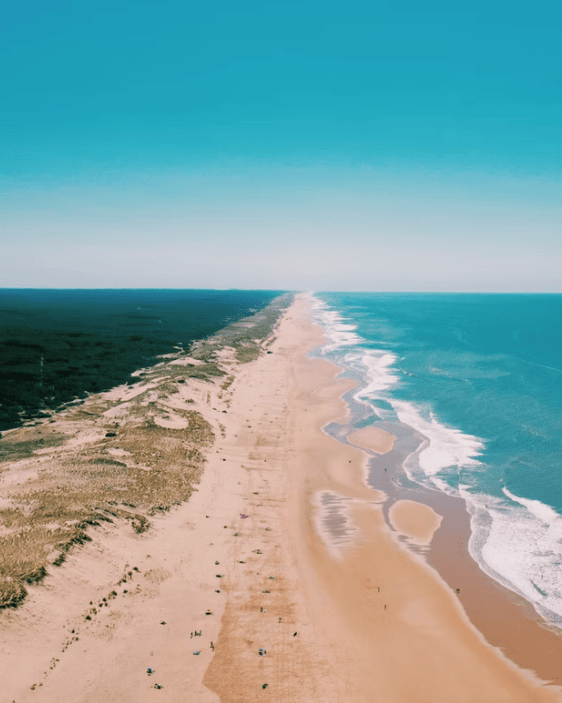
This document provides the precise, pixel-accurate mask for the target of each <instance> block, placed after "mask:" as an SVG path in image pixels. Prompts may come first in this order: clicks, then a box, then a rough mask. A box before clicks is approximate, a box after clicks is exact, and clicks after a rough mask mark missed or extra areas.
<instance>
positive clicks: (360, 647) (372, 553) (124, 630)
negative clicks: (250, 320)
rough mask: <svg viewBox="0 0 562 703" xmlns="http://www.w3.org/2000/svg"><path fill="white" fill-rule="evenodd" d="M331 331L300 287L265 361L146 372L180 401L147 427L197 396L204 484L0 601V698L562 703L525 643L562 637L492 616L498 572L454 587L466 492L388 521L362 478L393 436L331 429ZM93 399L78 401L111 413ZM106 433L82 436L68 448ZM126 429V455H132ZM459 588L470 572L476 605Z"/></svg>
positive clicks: (174, 424)
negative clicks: (198, 370) (345, 439)
mask: <svg viewBox="0 0 562 703" xmlns="http://www.w3.org/2000/svg"><path fill="white" fill-rule="evenodd" d="M323 343H324V338H323V334H322V329H321V328H319V327H318V326H317V325H315V323H314V319H313V315H312V304H311V299H310V298H309V297H308V296H306V295H297V296H296V298H295V302H294V303H293V305H292V306H291V307H290V308H289V309H288V310H287V311H286V312H285V313H284V314H283V315H282V317H281V319H280V321H279V322H278V324H277V326H276V328H275V331H274V334H273V335H272V336H271V337H269V338H268V339H267V340H264V341H263V343H262V344H261V347H260V351H261V353H260V355H259V356H258V358H255V359H253V360H251V361H248V362H247V363H240V361H237V359H236V356H235V355H234V354H233V352H232V349H229V348H228V347H227V348H225V349H224V350H222V351H221V352H220V353H219V354H218V363H220V364H221V365H222V367H223V368H224V369H226V370H227V373H228V376H227V379H228V382H225V381H224V377H221V378H218V379H213V378H211V379H209V378H197V377H195V375H193V376H192V377H190V378H185V379H183V378H182V379H181V383H180V380H179V379H180V376H179V374H181V370H182V368H184V367H183V366H182V363H183V364H189V363H192V364H193V366H194V367H197V363H196V362H195V361H189V360H186V359H183V358H181V357H179V356H178V358H174V359H172V360H169V361H167V362H166V363H163V365H162V367H161V368H160V369H159V370H157V371H156V372H155V376H154V379H157V376H158V374H160V376H162V374H164V375H165V377H166V378H165V382H164V381H162V380H161V379H160V381H158V382H159V383H160V386H159V388H161V390H162V396H161V397H160V399H159V402H160V403H163V404H164V405H165V404H166V403H167V404H168V409H169V412H168V413H167V414H164V413H162V412H159V413H158V412H156V410H154V408H152V410H151V406H150V403H151V402H152V403H154V402H156V399H154V398H153V399H152V400H150V398H149V399H148V400H147V401H146V404H145V405H141V404H140V403H139V406H138V408H137V410H136V411H135V412H137V411H138V412H139V413H142V412H144V411H146V412H149V411H152V412H154V415H153V416H152V424H153V425H154V424H156V425H157V426H158V427H160V428H161V429H162V430H166V431H169V432H172V433H173V432H176V431H179V430H180V429H182V428H183V430H186V431H187V430H189V427H188V426H187V425H185V423H184V425H182V424H181V423H182V418H183V419H185V415H182V413H186V412H187V410H186V409H185V408H186V407H188V406H187V405H186V404H187V403H189V408H192V409H193V411H194V412H195V411H196V412H197V413H199V415H200V417H201V418H202V419H203V420H204V422H205V423H206V424H205V427H208V428H209V433H208V436H207V435H205V437H206V438H205V439H204V441H203V440H202V444H201V447H200V449H199V450H198V451H201V452H202V454H203V455H204V460H203V459H202V461H201V462H200V464H197V466H198V467H199V468H197V471H196V472H195V473H196V474H197V476H196V482H195V483H194V484H193V486H194V487H193V490H192V492H191V493H190V495H188V496H187V497H186V499H185V500H184V501H180V502H181V504H179V505H175V506H174V507H172V509H171V510H166V511H162V512H161V513H158V512H157V511H156V512H155V513H154V514H152V515H151V516H150V523H151V525H150V529H147V530H145V531H135V530H132V529H131V524H130V523H131V520H133V522H134V518H131V519H121V520H118V519H117V518H116V519H115V520H114V521H113V522H112V523H108V522H103V521H101V522H100V521H98V524H97V525H91V526H90V527H88V534H89V535H90V536H91V541H85V542H84V543H83V544H78V545H76V546H74V547H73V548H72V549H71V550H69V551H68V555H67V557H66V559H65V560H64V562H63V563H61V564H60V565H58V566H57V567H56V568H49V572H48V575H47V576H46V577H45V579H44V580H43V582H42V583H38V584H37V585H30V586H29V588H28V589H27V590H28V596H27V598H26V599H25V601H24V602H23V603H22V604H21V605H20V607H18V608H17V609H5V610H3V611H0V632H1V635H0V637H1V642H2V644H1V649H0V669H1V671H2V681H3V691H4V693H3V700H6V701H15V702H16V703H25V702H27V701H31V700H34V701H40V702H45V703H51V702H55V701H57V702H60V701H72V702H76V703H78V702H80V703H94V702H97V701H107V700H121V701H135V702H137V701H140V702H141V703H142V702H144V701H152V700H161V701H167V702H172V701H173V702H176V701H178V702H179V701H187V700H192V701H201V702H203V703H205V702H206V701H209V702H211V701H221V702H223V703H234V702H240V703H242V701H244V702H248V703H250V702H252V701H265V700H271V701H279V702H280V703H281V702H283V701H287V702H291V701H295V702H296V701H318V702H321V701H327V702H330V701H334V702H335V701H365V702H367V701H396V702H398V703H401V702H407V703H409V702H410V701H411V702H413V701H428V702H431V703H440V702H443V703H445V702H447V703H450V701H458V702H462V701H467V702H468V701H471V702H472V701H480V702H482V703H486V702H488V701H489V702H490V703H501V702H502V701H506V703H507V702H510V703H517V702H518V701H521V702H523V701H525V702H530V701H537V702H539V701H560V700H562V696H561V695H560V690H559V689H558V688H557V687H556V686H552V685H550V686H548V685H545V680H546V679H549V680H550V679H551V678H556V676H558V677H559V676H560V672H556V671H554V670H553V669H552V667H551V668H550V669H549V670H548V672H544V671H541V670H539V666H538V665H536V666H535V665H534V664H532V665H531V663H530V662H529V659H528V657H526V656H525V654H524V652H525V651H527V650H529V651H534V652H535V653H536V652H537V651H538V652H541V651H542V648H543V647H544V646H545V645H543V644H542V640H541V637H543V635H542V634H541V633H545V634H544V637H548V638H550V639H549V640H548V642H549V644H548V647H549V649H552V650H553V651H554V654H553V657H552V660H553V662H555V661H557V660H558V661H559V659H557V656H558V655H557V653H558V651H560V650H559V649H557V648H560V638H559V637H558V636H557V635H555V634H553V633H552V632H549V631H548V630H543V629H542V628H540V627H539V625H538V624H537V622H536V619H532V618H530V619H529V618H527V620H528V622H530V623H531V627H530V629H529V628H528V629H525V628H524V627H523V625H521V627H519V625H520V624H521V623H523V622H524V621H525V616H524V614H522V611H523V608H522V606H521V605H520V604H517V603H516V604H512V605H513V609H512V610H509V611H507V610H505V611H502V612H505V613H506V616H505V617H504V618H501V619H499V620H498V619H496V620H495V621H493V618H492V615H491V614H490V613H489V610H488V611H487V610H486V608H488V609H489V591H488V590H486V588H485V584H487V583H493V582H491V579H489V578H488V577H486V576H485V575H483V574H482V575H478V576H474V575H473V577H469V576H466V579H465V581H463V583H462V586H461V594H460V596H461V597H460V598H459V595H458V594H457V593H456V592H455V590H454V587H452V585H451V583H448V582H449V581H450V578H448V577H447V575H446V574H445V572H446V571H447V568H446V567H447V562H448V561H449V558H450V559H452V558H453V554H451V553H449V554H448V553H447V549H451V541H449V542H447V539H446V538H445V537H443V534H444V532H445V528H447V531H448V532H447V534H448V535H449V537H450V536H451V535H453V544H454V545H457V546H458V544H459V540H460V543H462V544H464V552H463V551H462V550H460V551H459V550H458V549H457V553H456V554H455V560H456V561H455V565H456V566H455V568H456V569H457V570H458V571H459V572H461V571H463V569H464V572H463V573H468V571H469V570H470V568H474V566H473V567H469V564H470V556H469V555H468V549H467V547H466V544H467V541H468V538H469V536H470V534H469V533H468V534H467V533H466V529H465V528H466V526H467V525H468V522H467V520H466V519H465V518H464V517H463V510H464V507H463V505H462V501H458V504H455V505H454V506H453V505H452V504H447V506H445V505H444V503H439V501H436V502H435V504H434V505H423V504H421V503H420V502H419V501H416V500H413V499H412V498H411V497H401V499H400V500H399V501H398V502H395V503H394V505H393V507H392V508H391V511H390V516H389V520H390V524H391V526H392V527H393V528H394V529H391V528H390V527H389V525H388V523H387V522H386V521H385V514H384V505H385V499H386V494H385V492H384V490H377V489H376V488H370V487H369V486H368V484H367V483H366V481H365V478H366V465H367V461H368V458H369V456H371V453H372V452H375V453H378V454H380V455H384V454H385V453H387V452H390V451H391V450H392V448H393V446H394V438H393V437H392V435H391V433H389V432H376V431H370V432H367V431H365V430H360V431H359V432H361V434H360V433H359V432H358V433H356V436H355V437H354V438H353V440H351V438H350V441H353V445H354V446H351V445H350V444H346V443H342V442H339V441H337V440H336V439H335V438H333V437H332V436H330V435H329V434H327V433H326V432H325V431H324V428H325V427H326V425H328V424H329V423H332V422H338V421H340V420H344V419H345V417H346V413H347V406H346V403H345V402H344V400H343V399H342V396H343V395H344V394H345V393H346V392H348V391H349V390H350V389H351V388H352V387H353V385H354V384H353V381H351V380H350V379H348V378H338V375H339V373H340V369H339V368H338V367H336V366H335V365H334V364H333V363H331V362H329V361H327V360H323V359H318V358H311V357H309V356H308V353H309V352H310V351H311V350H312V349H314V348H316V347H318V346H319V345H321V344H323ZM174 379H175V380H174ZM150 383H151V382H150V381H149V382H148V383H147V382H145V383H144V385H142V388H141V390H142V392H143V393H149V392H150V391H151V388H149V387H148V386H149V385H150ZM152 383H153V387H152V388H156V385H157V380H154V381H153V382H152ZM166 384H168V385H167V386H166ZM174 384H175V385H174ZM172 385H174V393H171V392H170V395H169V397H168V396H165V393H166V392H168V391H169V388H170V387H171V386H172ZM178 386H179V388H180V390H179V391H178V390H177V387H178ZM166 388H168V391H166ZM139 392H140V391H139ZM123 393H124V392H123ZM123 393H122V394H121V395H119V393H114V394H113V396H111V398H110V399H109V400H108V401H107V402H109V401H110V400H111V402H112V403H113V405H112V406H111V408H110V409H107V406H104V408H103V413H105V415H104V417H105V421H108V419H109V418H113V419H115V418H119V417H122V416H123V415H124V414H126V413H129V412H131V409H130V408H131V406H130V405H129V404H130V403H132V402H133V400H134V394H133V393H132V392H130V391H129V395H127V396H125V395H123ZM96 402H98V401H97V400H96V399H95V398H93V399H90V400H89V401H87V402H86V403H85V404H84V406H83V412H84V413H87V412H88V408H89V407H90V408H91V410H90V412H91V413H92V414H93V416H95V412H98V413H100V412H101V410H98V411H95V409H94V407H95V403H96ZM143 402H144V401H143ZM143 408H144V409H145V410H143ZM108 413H109V415H108ZM96 421H97V420H96ZM58 422H65V420H64V418H61V419H60V420H58V419H56V418H55V420H54V423H53V424H51V425H50V428H51V429H52V430H53V431H56V429H57V427H58V425H57V423H58ZM66 422H68V420H66ZM178 423H180V424H179V425H178ZM151 426H152V425H151ZM200 427H201V428H202V427H203V425H200ZM201 431H202V430H201ZM211 432H212V435H213V437H214V439H213V440H212V441H211V439H210V433H211ZM101 436H102V435H101V433H100V432H98V433H97V434H96V433H95V432H92V431H91V429H90V430H89V433H87V432H86V430H84V432H83V434H82V435H80V436H77V437H75V439H74V440H73V441H75V442H76V448H75V450H74V451H76V452H77V453H78V452H81V451H84V448H85V447H87V446H88V443H95V442H100V441H101V439H100V438H101ZM166 436H168V435H166ZM118 440H119V437H117V439H116V440H115V442H114V444H113V445H112V446H111V450H112V451H111V452H110V455H111V456H112V457H113V459H114V460H116V461H117V460H118V459H119V457H121V458H123V457H124V456H126V454H123V453H121V454H120V452H127V451H128V449H127V448H125V444H124V443H123V442H122V443H121V444H122V445H123V446H121V445H119V446H117V445H118V444H119V442H118ZM66 451H70V450H69V449H68V448H67V450H66ZM107 451H108V450H107ZM43 456H49V455H47V454H45V455H43ZM145 460H146V463H147V467H146V468H147V470H148V469H150V461H151V460H152V459H150V458H149V457H148V456H147V457H145ZM33 461H34V458H33V457H31V458H27V459H20V460H18V461H14V462H13V463H12V464H11V465H10V466H9V468H8V470H7V472H6V473H3V474H2V485H5V482H6V480H7V478H8V477H9V480H10V481H11V484H10V485H15V483H17V481H20V482H23V483H24V482H25V481H26V480H27V478H26V477H27V476H28V475H31V472H33V471H37V470H39V471H40V470H41V467H39V469H37V467H36V468H35V469H34V468H33ZM192 471H195V469H193V470H192ZM26 472H27V473H26ZM116 507H119V506H116ZM126 507H127V506H121V509H126ZM131 510H134V508H131ZM445 513H447V514H445ZM463 520H464V522H463ZM459 524H462V525H464V528H463V529H465V531H464V532H462V530H461V532H462V534H461V536H460V537H459V536H458V534H457V532H458V531H457V530H456V528H454V526H455V525H457V526H458V525H459ZM440 534H441V535H442V536H441V537H440ZM438 540H440V541H439V542H438ZM454 540H457V541H456V542H455V541H454ZM432 544H437V545H438V546H437V547H435V549H433V550H432V551H430V552H429V554H430V557H428V555H427V551H424V549H425V550H427V548H428V546H429V545H432ZM455 548H456V547H455ZM461 552H462V553H461ZM428 560H429V561H428ZM476 569H477V567H476ZM440 573H443V574H444V575H443V576H441V575H439V574H440ZM471 578H472V580H471ZM478 579H480V580H478ZM465 583H467V584H471V585H473V586H474V588H473V590H472V592H471V599H472V600H471V601H470V603H469V605H468V606H467V605H466V604H465V603H464V602H463V599H462V596H463V595H464V593H463V592H464V590H465ZM483 584H484V585H483ZM467 587H469V590H470V586H467ZM504 590H505V589H504ZM113 594H114V595H113ZM496 598H497V600H496V601H494V602H498V603H499V602H507V597H506V596H505V595H498V596H497V597H496ZM501 598H503V599H504V601H501ZM498 599H499V600H498ZM487 602H488V606H486V603H487ZM93 610H95V611H96V612H95V613H94V612H93ZM477 612H480V613H483V615H482V618H481V619H482V620H483V621H485V622H484V624H482V626H481V625H480V621H478V623H479V628H480V630H479V629H476V626H475V624H474V622H475V618H474V616H473V614H474V613H477ZM504 620H505V622H504ZM508 626H509V630H508V629H507V627H508ZM486 628H488V630H487V629H486ZM494 633H495V635H494ZM494 637H495V638H496V639H494ZM533 638H534V639H533ZM491 641H493V642H494V644H498V646H500V645H501V646H502V650H503V651H502V650H500V649H498V648H496V647H494V646H492V645H491V644H490V642H491ZM506 650H508V651H506ZM522 652H523V654H521V653H522ZM508 656H509V658H508ZM552 666H554V664H553V665H552ZM539 677H542V678H539Z"/></svg>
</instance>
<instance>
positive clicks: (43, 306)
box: [0, 289, 279, 431]
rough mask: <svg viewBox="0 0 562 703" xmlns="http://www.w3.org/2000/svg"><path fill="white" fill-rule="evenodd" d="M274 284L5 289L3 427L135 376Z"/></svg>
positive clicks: (252, 305) (256, 301)
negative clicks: (209, 287)
mask: <svg viewBox="0 0 562 703" xmlns="http://www.w3.org/2000/svg"><path fill="white" fill-rule="evenodd" d="M278 294H279V293H277V292H273V291H208V290H205V291H196V290H114V291H111V290H97V291H88V290H46V291H41V290H8V289H4V290H0V431H1V430H6V429H9V428H12V427H17V426H18V425H20V424H21V422H22V420H23V419H26V418H29V417H36V416H38V415H39V416H40V415H41V414H42V413H44V412H45V411H47V410H48V409H53V408H57V407H59V406H60V405H61V404H62V403H65V402H68V401H70V400H73V399H75V398H82V397H84V396H85V395H86V394H87V393H88V392H98V391H101V390H106V389H108V388H112V387H113V386H116V385H119V384H121V383H125V382H127V381H129V380H130V378H131V376H130V374H131V373H132V372H133V371H135V370H136V369H138V368H141V367H143V366H148V365H150V364H152V363H154V362H155V361H156V359H155V357H156V356H157V355H159V354H165V353H168V352H171V351H174V349H175V348H177V347H182V348H185V349H187V347H188V346H189V344H190V343H191V342H192V341H194V340H196V339H202V338H205V337H207V336H209V335H210V334H214V333H215V332H217V331H218V330H219V329H221V328H222V327H224V326H225V325H227V324H228V323H229V322H233V321H235V320H238V319H240V318H242V317H244V316H246V315H249V314H251V313H252V312H254V311H255V310H258V309H260V308H262V307H264V306H265V305H267V304H268V303H269V302H270V301H271V300H272V299H273V298H274V297H276V295H278Z"/></svg>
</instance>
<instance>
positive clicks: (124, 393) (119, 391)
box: [101, 382, 157, 401]
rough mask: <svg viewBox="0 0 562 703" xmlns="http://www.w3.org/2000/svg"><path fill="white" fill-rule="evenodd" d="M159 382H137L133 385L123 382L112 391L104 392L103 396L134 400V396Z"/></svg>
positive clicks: (108, 398)
mask: <svg viewBox="0 0 562 703" xmlns="http://www.w3.org/2000/svg"><path fill="white" fill-rule="evenodd" d="M156 385H157V384H156V383H150V382H149V383H135V384H134V385H132V386H127V385H126V384H123V385H122V386H117V387H116V388H112V389H111V390H110V391H107V392H106V393H102V394H101V397H102V398H104V399H106V400H121V401H123V400H132V398H136V397H137V396H138V395H140V394H141V393H144V392H145V391H147V390H148V389H149V388H154V387H155V386H156Z"/></svg>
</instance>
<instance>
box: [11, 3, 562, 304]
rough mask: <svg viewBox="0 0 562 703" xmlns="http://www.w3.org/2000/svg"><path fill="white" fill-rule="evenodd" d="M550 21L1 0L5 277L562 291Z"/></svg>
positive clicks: (482, 9) (548, 14) (392, 8)
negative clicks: (6, 0)
mask: <svg viewBox="0 0 562 703" xmlns="http://www.w3.org/2000/svg"><path fill="white" fill-rule="evenodd" d="M561 22H562V5H560V4H559V3H558V2H554V1H552V2H544V1H543V0H538V2H534V3H532V4H530V3H528V2H525V3H523V2H520V1H519V0H514V1H511V2H504V1H503V0H493V1H492V2H490V0H486V2H483V1H482V0H473V1H471V2H470V3H468V2H462V1H461V2H451V0H447V1H446V2H444V1H443V2H442V1H441V0H438V1H436V0H428V1H427V2H422V1H421V0H403V1H402V2H399V1H396V2H390V1H388V0H387V1H385V2H382V1H380V0H369V1H366V2H364V1H363V0H346V2H343V1H342V0H340V1H339V2H333V1H332V0H322V1H321V2H320V1H318V2H317V1H316V0H300V1H299V2H293V1H292V0H285V1H284V2H283V3H271V2H263V0H261V2H253V1H252V2H247V1H245V0H238V1H237V2H236V3H233V2H224V1H223V0H217V1H216V2H213V3H202V2H198V3H194V2H186V1H185V0H183V1H182V2H179V1H178V0H159V2H158V3H156V2H142V0H141V1H140V2H139V1H138V0H135V2H125V1H124V0H113V1H112V2H108V1H107V0H99V1H98V2H96V3H95V4H90V3H88V2H84V3H76V2H61V1H60V0H53V1H52V2H50V3H45V2H41V3H39V2H36V1H35V0H31V1H30V2H27V3H18V4H16V3H11V4H10V6H9V7H7V8H6V9H5V10H4V14H3V21H2V23H1V25H0V63H1V65H2V66H3V72H2V76H1V78H0V81H1V90H0V287H33V288H40V287H47V288H250V289H251V288H254V289H260V288H270V289H285V290H288V289H291V290H292V289H297V290H348V291H354V290H372V291H376V290H386V291H459V290H463V291H498V292H501V291H525V292H527V291H541V292H561V291H562V276H561V275H560V270H561V267H562V231H561V229H562V227H561V223H562V217H561V216H562V197H561V196H562V52H561V51H560V48H559V45H560V33H559V27H560V25H561Z"/></svg>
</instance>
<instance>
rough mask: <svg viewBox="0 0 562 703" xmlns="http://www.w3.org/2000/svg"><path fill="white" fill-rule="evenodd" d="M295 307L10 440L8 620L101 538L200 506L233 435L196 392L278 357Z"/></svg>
mask: <svg viewBox="0 0 562 703" xmlns="http://www.w3.org/2000/svg"><path fill="white" fill-rule="evenodd" d="M291 299H292V296H291V295H283V296H279V297H277V298H276V299H275V300H274V301H272V302H271V303H270V304H269V305H268V306H266V307H265V308H263V309H262V310H260V311H258V312H257V313H255V314H254V315H253V316H250V317H246V318H244V319H242V320H238V321H236V322H232V323H230V324H229V325H227V326H226V327H225V328H223V329H222V330H220V332H218V333H216V334H214V335H212V336H209V337H208V338H207V339H205V340H199V341H196V342H193V343H192V344H191V346H190V348H189V351H188V353H186V352H185V351H184V350H183V349H182V350H179V349H176V350H175V351H174V352H171V353H169V354H166V355H165V356H164V357H162V356H161V357H159V358H157V359H155V361H157V362H158V363H157V364H156V365H154V366H152V367H148V368H145V369H144V370H142V371H141V372H139V373H138V374H137V376H136V377H135V378H134V379H133V380H134V381H135V382H136V383H137V384H138V385H137V386H136V387H127V386H126V385H123V386H122V387H121V388H118V389H116V390H114V391H112V392H110V393H103V394H91V395H90V396H89V397H88V399H87V400H86V401H85V402H83V403H73V404H70V405H68V406H66V407H65V408H64V409H63V410H61V411H60V412H58V413H55V414H54V415H53V416H52V417H50V419H47V418H44V419H43V420H39V421H37V422H36V423H33V424H30V423H28V424H27V425H26V426H24V427H21V428H19V429H16V430H14V431H12V432H8V433H6V434H5V435H4V436H3V437H2V438H1V439H0V474H3V478H4V481H3V487H4V490H3V495H2V502H1V503H0V574H1V576H0V610H1V609H3V608H14V607H17V606H18V605H19V604H20V603H21V602H22V601H23V600H24V599H25V597H26V595H27V590H28V588H29V586H30V585H32V584H36V583H39V582H40V581H42V579H43V578H44V577H45V576H46V575H47V574H48V573H49V571H50V570H52V569H53V568H56V567H58V566H61V564H63V563H64V562H65V561H66V558H67V555H68V554H69V552H70V551H71V550H72V549H73V548H75V547H76V546H78V545H81V544H84V543H85V542H88V541H91V539H92V537H93V536H94V532H93V530H92V528H94V527H95V528H100V527H101V526H103V525H105V526H109V527H110V526H111V525H114V524H115V525H117V524H121V525H124V524H129V525H130V527H131V529H132V530H133V531H134V532H135V533H142V532H145V531H146V530H148V529H149V528H150V525H151V520H152V519H153V518H154V517H155V516H157V515H160V514H163V513H166V512H167V511H169V510H170V509H171V508H172V507H173V506H175V505H178V504H180V503H181V502H183V501H185V500H187V499H188V498H189V496H190V495H191V493H192V491H193V490H194V486H195V485H196V484H197V482H198V480H199V477H200V475H201V472H202V470H203V467H204V463H205V461H206V459H205V454H206V452H207V451H208V449H209V447H210V446H211V445H212V443H213V441H214V439H215V432H216V431H218V432H221V431H222V426H221V425H220V423H217V425H216V427H213V426H212V425H211V424H210V423H209V421H208V420H207V419H205V417H204V415H203V414H202V412H200V409H199V408H200V404H199V405H198V403H197V402H196V401H195V400H194V398H193V394H194V384H195V385H197V384H199V386H198V388H199V389H200V391H199V392H202V391H201V382H208V383H210V384H213V387H215V381H216V382H217V383H216V388H217V389H218V390H219V392H220V393H221V394H224V393H226V392H227V389H228V387H229V385H230V383H231V382H232V376H231V375H229V373H230V371H231V370H232V364H235V365H236V364H240V363H244V362H247V361H250V360H251V359H254V358H256V357H257V355H259V354H260V353H264V351H266V350H267V347H268V344H269V342H270V340H271V338H272V330H273V328H274V325H275V323H276V322H277V320H278V318H279V315H280V314H281V312H282V311H283V310H284V309H285V308H286V307H287V306H288V304H289V303H290V301H291ZM76 339H79V340H81V341H82V342H83V339H84V337H83V336H80V337H77V338H76ZM30 344H31V342H30ZM41 344H45V343H44V340H43V339H41ZM8 346H9V345H8ZM22 348H25V347H22ZM30 348H31V347H30ZM43 348H48V346H44V347H43ZM224 353H226V354H227V355H228V357H229V359H230V360H231V361H230V364H229V365H228V370H227V369H226V368H225V364H224V362H223V360H222V355H223V354H224ZM14 359H15V357H14ZM62 363H63V361H61V364H62ZM123 368H124V367H123ZM104 378H105V379H111V378H114V377H113V376H110V375H108V376H104ZM225 379H226V380H225ZM59 397H60V396H59ZM199 402H200V401H199ZM16 462H17V467H14V465H15V463H16ZM15 474H17V475H16V476H15V479H14V480H12V477H13V476H14V475H15Z"/></svg>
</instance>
